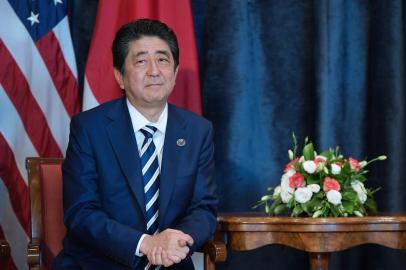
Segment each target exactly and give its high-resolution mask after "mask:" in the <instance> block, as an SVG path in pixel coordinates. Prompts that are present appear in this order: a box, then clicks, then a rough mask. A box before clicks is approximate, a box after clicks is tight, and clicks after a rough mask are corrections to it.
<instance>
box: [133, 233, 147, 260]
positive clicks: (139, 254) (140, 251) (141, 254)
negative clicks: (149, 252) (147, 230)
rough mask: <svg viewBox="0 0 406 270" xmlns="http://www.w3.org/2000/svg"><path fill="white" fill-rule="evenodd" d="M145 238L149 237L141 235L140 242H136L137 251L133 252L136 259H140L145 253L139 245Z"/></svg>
mask: <svg viewBox="0 0 406 270" xmlns="http://www.w3.org/2000/svg"><path fill="white" fill-rule="evenodd" d="M147 236H149V235H148V234H143V235H141V237H140V240H138V244H137V249H136V250H135V255H136V256H138V257H142V256H144V255H145V254H146V253H144V252H142V249H141V245H142V242H143V241H144V239H145V237H147Z"/></svg>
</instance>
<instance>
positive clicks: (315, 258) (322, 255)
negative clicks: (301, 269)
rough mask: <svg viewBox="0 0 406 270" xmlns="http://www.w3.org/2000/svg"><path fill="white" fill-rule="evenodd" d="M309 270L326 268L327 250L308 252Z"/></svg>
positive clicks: (328, 254) (323, 269)
mask: <svg viewBox="0 0 406 270" xmlns="http://www.w3.org/2000/svg"><path fill="white" fill-rule="evenodd" d="M309 259H310V270H328V261H329V259H330V253H329V252H318V253H314V252H309Z"/></svg>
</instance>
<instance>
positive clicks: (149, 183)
mask: <svg viewBox="0 0 406 270" xmlns="http://www.w3.org/2000/svg"><path fill="white" fill-rule="evenodd" d="M156 130H157V129H156V127H153V126H145V127H143V128H142V129H140V131H141V132H142V134H144V136H145V139H144V142H143V144H142V147H141V153H140V156H141V167H142V176H143V178H144V193H145V196H144V197H145V210H146V218H147V231H148V234H150V235H153V234H156V233H158V196H159V164H158V151H157V149H156V148H155V144H154V141H153V140H152V137H153V136H154V133H155V131H156Z"/></svg>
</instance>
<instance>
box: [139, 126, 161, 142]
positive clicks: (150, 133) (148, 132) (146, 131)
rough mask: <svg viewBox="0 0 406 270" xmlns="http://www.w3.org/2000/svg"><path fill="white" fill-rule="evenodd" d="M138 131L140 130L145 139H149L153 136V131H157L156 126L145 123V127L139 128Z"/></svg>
mask: <svg viewBox="0 0 406 270" xmlns="http://www.w3.org/2000/svg"><path fill="white" fill-rule="evenodd" d="M140 131H141V132H142V134H143V135H144V136H145V138H146V139H150V138H152V137H153V136H154V133H155V131H157V128H156V127H153V126H148V125H146V126H145V127H143V128H141V129H140Z"/></svg>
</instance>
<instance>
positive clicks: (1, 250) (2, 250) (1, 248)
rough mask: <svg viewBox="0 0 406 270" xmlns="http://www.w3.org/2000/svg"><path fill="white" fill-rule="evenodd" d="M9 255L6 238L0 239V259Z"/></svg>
mask: <svg viewBox="0 0 406 270" xmlns="http://www.w3.org/2000/svg"><path fill="white" fill-rule="evenodd" d="M9 256H10V246H9V245H8V243H7V241H6V240H0V259H5V258H8V257H9Z"/></svg>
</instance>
